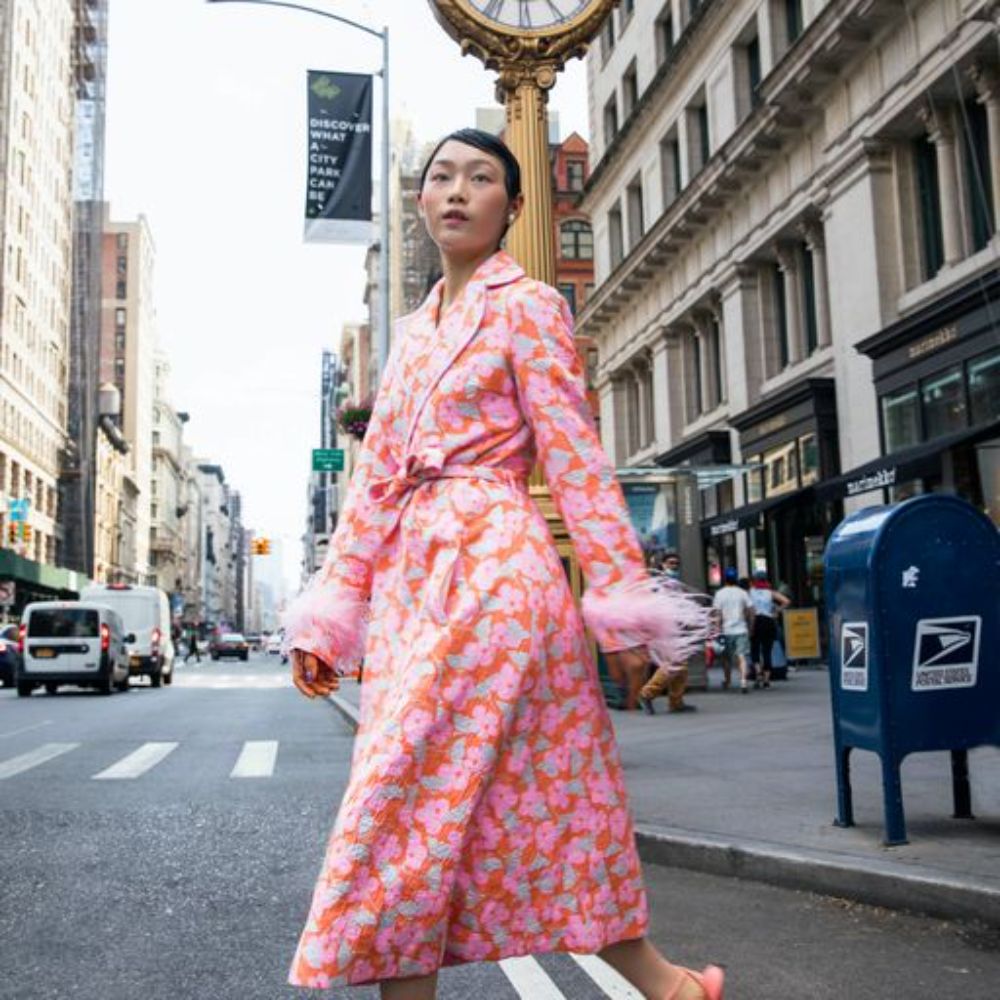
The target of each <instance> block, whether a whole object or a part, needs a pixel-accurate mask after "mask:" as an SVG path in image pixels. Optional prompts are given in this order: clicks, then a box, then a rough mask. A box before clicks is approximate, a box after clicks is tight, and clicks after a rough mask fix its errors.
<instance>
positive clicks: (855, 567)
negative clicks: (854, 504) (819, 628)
mask: <svg viewBox="0 0 1000 1000" xmlns="http://www.w3.org/2000/svg"><path fill="white" fill-rule="evenodd" d="M824 564H825V571H826V574H825V575H826V596H827V614H828V621H829V629H830V630H829V636H830V642H829V647H830V687H831V693H832V700H833V736H834V747H835V751H836V763H837V824H838V825H839V826H853V824H854V816H853V808H852V801H851V778H850V753H851V751H852V750H853V749H855V748H856V747H857V748H860V749H864V750H872V751H874V752H875V753H877V754H878V755H879V757H880V759H881V763H882V794H883V799H884V806H885V842H886V843H887V844H904V843H906V823H905V820H904V817H903V797H902V787H901V784H900V774H899V772H900V765H901V764H902V761H903V758H904V757H906V755H907V754H910V753H914V752H916V751H921V750H950V751H951V756H952V783H953V794H954V802H955V813H954V815H955V816H956V817H958V818H970V819H971V818H972V804H971V796H970V791H969V771H968V750H969V748H970V747H975V746H980V745H984V744H1000V535H998V533H997V529H996V528H995V527H994V525H993V524H992V522H991V521H990V520H989V518H987V517H985V516H984V515H983V514H982V513H980V512H979V511H978V510H976V509H975V508H974V507H973V506H972V505H971V504H968V503H966V502H965V501H964V500H960V499H959V498H958V497H954V496H947V495H937V494H934V495H927V496H921V497H916V498H914V499H912V500H907V501H905V502H903V503H900V504H895V505H893V506H888V507H869V508H866V509H865V510H861V511H858V512H857V513H855V514H852V515H851V516H849V517H848V518H846V519H845V520H844V521H843V522H841V524H840V525H839V526H838V527H837V529H836V531H834V533H833V535H832V536H831V538H830V541H829V543H828V545H827V549H826V555H825V557H824Z"/></svg>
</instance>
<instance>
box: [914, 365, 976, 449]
mask: <svg viewBox="0 0 1000 1000" xmlns="http://www.w3.org/2000/svg"><path fill="white" fill-rule="evenodd" d="M920 390H921V395H922V397H923V410H924V430H925V432H926V437H927V440H929V441H930V440H933V439H934V438H936V437H941V436H942V435H944V434H950V433H951V432H952V431H957V430H961V429H962V428H963V427H965V424H966V410H965V380H964V379H963V378H962V368H961V366H956V367H954V368H950V369H948V370H947V371H944V372H942V373H941V374H940V375H936V376H935V377H934V378H931V379H927V380H926V381H924V382H922V383H921V386H920Z"/></svg>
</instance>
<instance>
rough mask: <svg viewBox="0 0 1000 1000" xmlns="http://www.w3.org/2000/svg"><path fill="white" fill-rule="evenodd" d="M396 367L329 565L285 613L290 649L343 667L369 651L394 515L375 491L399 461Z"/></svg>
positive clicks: (379, 403)
mask: <svg viewBox="0 0 1000 1000" xmlns="http://www.w3.org/2000/svg"><path fill="white" fill-rule="evenodd" d="M391 370H392V364H391V363H390V364H388V365H386V370H385V372H384V373H383V376H382V381H381V384H380V386H379V391H378V395H377V396H376V399H375V404H374V406H373V407H372V415H371V418H370V420H369V422H368V429H367V431H366V432H365V437H364V440H363V441H362V443H361V449H360V452H359V454H358V460H357V464H356V465H355V468H354V472H353V474H352V476H351V480H350V484H349V486H348V488H347V496H346V499H345V501H344V503H343V505H342V506H341V510H340V515H339V517H338V519H337V527H336V529H335V530H334V533H333V536H332V537H331V539H330V546H329V549H328V550H327V554H326V558H325V559H324V561H323V566H322V567H321V568H320V569H319V570H318V571H317V572H316V574H315V575H314V576H313V577H312V579H311V580H310V581H309V583H308V584H307V585H306V587H305V589H304V590H303V591H302V592H301V593H300V594H299V595H298V597H296V598H295V600H294V601H293V602H292V603H291V604H290V605H289V606H288V608H287V609H286V611H285V612H284V614H283V615H282V625H283V626H284V629H285V639H284V647H285V649H286V650H290V649H298V650H302V651H303V652H306V653H312V654H314V655H315V656H317V657H319V658H320V659H321V660H322V661H323V662H324V663H326V664H328V665H329V666H331V667H333V668H334V670H336V671H338V672H339V673H345V672H349V671H350V670H352V669H353V668H354V667H356V666H357V664H358V663H359V662H360V661H361V659H362V657H363V656H364V647H365V637H366V634H367V624H368V601H369V598H370V596H371V584H372V565H373V562H374V559H375V555H376V553H377V552H378V549H379V547H380V545H381V543H382V539H383V537H384V534H385V530H386V522H387V520H388V519H389V518H391V517H392V514H391V512H390V511H387V510H386V509H384V508H382V507H379V506H378V505H377V504H375V503H373V502H372V500H371V498H370V495H369V487H370V486H371V484H372V482H373V481H374V480H376V479H378V478H381V477H388V476H391V475H392V474H393V473H394V472H395V471H396V469H397V467H398V463H397V462H396V460H395V458H394V456H393V453H392V449H391V440H392V433H393V428H392V426H391V423H390V416H389V411H390V405H389V396H390V391H389V383H390V381H391V377H392V375H391Z"/></svg>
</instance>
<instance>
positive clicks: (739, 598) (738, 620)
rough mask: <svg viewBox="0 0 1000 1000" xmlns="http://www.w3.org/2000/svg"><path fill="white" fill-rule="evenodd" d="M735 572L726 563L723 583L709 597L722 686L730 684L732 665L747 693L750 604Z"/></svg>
mask: <svg viewBox="0 0 1000 1000" xmlns="http://www.w3.org/2000/svg"><path fill="white" fill-rule="evenodd" d="M739 578H740V577H739V573H738V572H737V571H736V569H735V567H733V566H729V567H727V569H726V572H725V576H724V581H725V582H724V584H723V586H721V587H720V588H719V589H718V590H717V591H716V592H715V597H714V598H713V599H712V607H713V608H714V609H715V613H716V620H717V622H718V624H719V630H720V632H721V633H722V686H723V688H725V689H726V690H728V689H729V687H730V685H731V684H732V678H733V665H734V664H735V665H736V668H737V669H738V670H739V672H740V690H741V691H742V692H743V693H744V694H747V693H748V692H749V690H750V688H749V686H748V681H747V672H748V671H747V663H748V660H749V657H750V628H751V626H752V624H753V616H754V610H753V604H752V602H751V601H750V595H749V594H748V593H747V591H746V590H744V589H743V588H742V587H741V586H740V585H739Z"/></svg>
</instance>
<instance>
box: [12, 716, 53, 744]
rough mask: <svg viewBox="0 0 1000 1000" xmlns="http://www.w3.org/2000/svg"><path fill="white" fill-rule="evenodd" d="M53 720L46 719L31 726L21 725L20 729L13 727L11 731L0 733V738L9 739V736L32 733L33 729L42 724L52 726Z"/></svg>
mask: <svg viewBox="0 0 1000 1000" xmlns="http://www.w3.org/2000/svg"><path fill="white" fill-rule="evenodd" d="M51 725H52V720H51V719H46V720H45V721H44V722H36V723H34V725H31V726H21V728H20V729H12V730H11V731H10V732H9V733H0V740H5V739H7V737H8V736H17V735H18V734H20V733H30V732H31V730H32V729H41V728H42V726H51Z"/></svg>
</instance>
